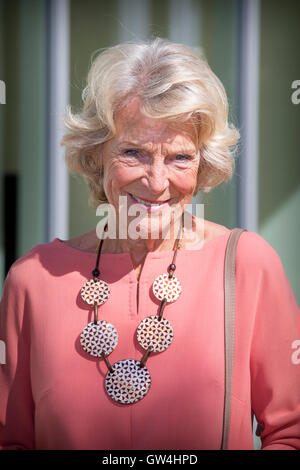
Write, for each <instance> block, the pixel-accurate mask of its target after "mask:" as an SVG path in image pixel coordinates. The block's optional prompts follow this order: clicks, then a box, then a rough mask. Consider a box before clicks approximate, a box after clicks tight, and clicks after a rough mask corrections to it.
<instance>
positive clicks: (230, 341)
mask: <svg viewBox="0 0 300 470" xmlns="http://www.w3.org/2000/svg"><path fill="white" fill-rule="evenodd" d="M244 231H247V230H246V229H243V228H234V229H233V230H232V231H231V234H230V236H229V238H228V242H227V246H226V253H225V262H224V301H225V302H224V336H225V338H224V340H225V395H224V414H223V434H222V445H221V449H222V450H226V449H227V447H228V437H229V427H230V414H231V392H232V375H233V361H234V326H235V253H236V247H237V242H238V239H239V237H240V235H241V234H242V232H244Z"/></svg>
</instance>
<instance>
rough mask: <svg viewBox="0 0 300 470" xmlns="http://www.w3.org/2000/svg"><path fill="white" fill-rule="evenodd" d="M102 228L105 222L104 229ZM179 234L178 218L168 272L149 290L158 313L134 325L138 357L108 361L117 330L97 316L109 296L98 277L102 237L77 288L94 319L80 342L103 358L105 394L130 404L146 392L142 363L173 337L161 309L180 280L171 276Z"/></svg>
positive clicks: (174, 297) (147, 381) (174, 294)
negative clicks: (93, 262)
mask: <svg viewBox="0 0 300 470" xmlns="http://www.w3.org/2000/svg"><path fill="white" fill-rule="evenodd" d="M106 229H107V224H106V226H105V228H104V231H106ZM181 236H182V221H181V223H180V228H179V231H178V237H177V239H176V241H175V244H174V248H173V250H174V254H173V259H172V263H171V264H170V265H169V268H168V273H164V274H161V275H160V276H158V277H157V278H156V279H155V281H154V282H153V293H154V295H155V297H156V298H157V299H158V300H160V302H161V303H160V306H159V310H158V314H157V315H151V316H148V317H145V318H144V319H143V320H142V321H141V323H140V324H139V326H138V328H137V340H138V342H139V344H140V345H141V346H142V348H143V349H144V350H145V354H144V355H143V357H142V359H141V360H140V361H137V360H135V359H123V360H120V361H118V362H115V363H114V364H113V365H111V364H110V362H109V360H108V356H109V354H110V353H111V352H112V351H113V350H114V349H115V347H116V346H117V344H118V332H117V330H116V328H115V327H114V325H112V324H111V323H109V322H107V321H106V320H98V307H99V306H100V305H102V304H103V303H104V302H106V301H107V300H108V299H109V296H110V288H109V286H108V284H107V283H106V282H105V281H103V280H102V279H100V278H99V276H100V271H99V260H100V254H101V249H102V245H103V241H104V238H102V239H101V241H100V243H99V246H98V250H97V259H96V267H95V269H93V271H92V275H93V278H92V279H91V280H89V281H87V282H86V283H85V284H84V285H83V287H82V288H81V297H82V299H83V300H84V301H85V302H87V303H88V304H89V305H92V306H93V308H94V320H93V321H92V322H90V323H88V324H87V326H86V327H85V328H84V329H83V331H82V333H81V335H80V343H81V345H82V348H83V349H84V350H85V351H86V352H87V353H88V354H90V355H92V356H95V357H102V358H103V359H104V361H105V364H106V366H107V368H108V371H107V374H106V376H105V389H106V392H107V394H108V395H109V397H110V398H112V399H113V400H115V401H117V402H118V403H123V404H126V405H128V404H133V403H136V402H137V401H139V400H141V399H142V398H143V397H144V396H145V395H146V394H147V393H148V391H149V389H150V385H151V377H150V373H149V371H148V369H147V367H146V365H145V363H146V361H147V359H148V357H149V355H150V354H151V353H156V352H162V351H165V349H167V348H168V347H169V346H170V344H171V342H172V341H173V338H174V333H173V327H172V325H171V324H170V322H169V321H168V320H167V319H166V318H164V317H163V311H164V308H165V306H166V304H167V303H169V302H174V301H176V300H177V299H178V297H179V295H180V293H181V285H180V282H179V281H178V279H177V278H176V277H175V276H174V271H175V269H176V265H175V261H176V255H177V250H178V248H179V246H180V245H179V242H180V240H181Z"/></svg>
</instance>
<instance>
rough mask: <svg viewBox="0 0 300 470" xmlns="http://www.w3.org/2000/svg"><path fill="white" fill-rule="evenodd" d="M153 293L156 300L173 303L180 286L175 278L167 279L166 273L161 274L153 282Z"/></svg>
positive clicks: (177, 295)
mask: <svg viewBox="0 0 300 470" xmlns="http://www.w3.org/2000/svg"><path fill="white" fill-rule="evenodd" d="M153 293H154V295H155V297H156V298H157V299H158V300H163V299H166V300H167V302H174V301H175V300H177V299H178V297H179V295H180V293H181V285H180V282H179V281H178V279H177V277H172V278H171V279H169V275H168V274H167V273H164V274H161V275H160V276H158V277H157V278H156V279H155V281H154V282H153Z"/></svg>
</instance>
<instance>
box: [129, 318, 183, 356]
mask: <svg viewBox="0 0 300 470" xmlns="http://www.w3.org/2000/svg"><path fill="white" fill-rule="evenodd" d="M173 338H174V332H173V327H172V325H171V323H170V322H169V321H168V320H167V319H166V318H161V320H159V319H158V316H157V315H151V316H149V317H146V318H144V320H143V321H142V322H141V323H140V324H139V326H138V329H137V340H138V342H139V343H140V345H141V346H142V348H144V349H145V350H147V349H148V348H150V349H151V351H152V352H162V351H164V350H165V349H167V348H168V347H169V346H170V344H171V343H172V341H173Z"/></svg>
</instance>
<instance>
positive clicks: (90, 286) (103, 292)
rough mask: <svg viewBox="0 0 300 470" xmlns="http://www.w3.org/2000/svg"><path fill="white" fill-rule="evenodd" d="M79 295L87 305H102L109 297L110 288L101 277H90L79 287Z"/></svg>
mask: <svg viewBox="0 0 300 470" xmlns="http://www.w3.org/2000/svg"><path fill="white" fill-rule="evenodd" d="M80 292H81V297H82V299H83V300H84V301H85V302H87V303H88V304H89V305H94V304H95V303H96V304H97V305H102V304H104V302H106V301H107V300H108V298H109V294H110V288H109V286H108V284H107V283H106V282H105V281H102V279H97V280H96V281H94V279H90V280H89V281H87V282H86V283H85V284H84V285H83V286H82V288H81V291H80Z"/></svg>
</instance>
